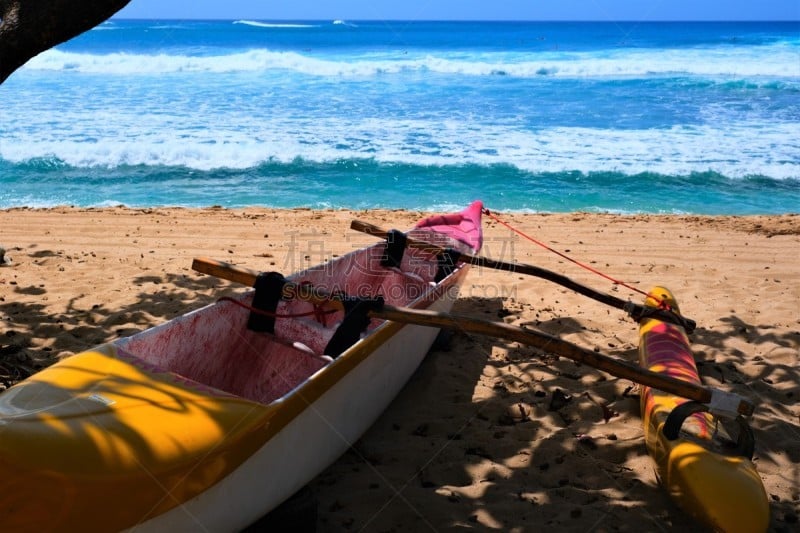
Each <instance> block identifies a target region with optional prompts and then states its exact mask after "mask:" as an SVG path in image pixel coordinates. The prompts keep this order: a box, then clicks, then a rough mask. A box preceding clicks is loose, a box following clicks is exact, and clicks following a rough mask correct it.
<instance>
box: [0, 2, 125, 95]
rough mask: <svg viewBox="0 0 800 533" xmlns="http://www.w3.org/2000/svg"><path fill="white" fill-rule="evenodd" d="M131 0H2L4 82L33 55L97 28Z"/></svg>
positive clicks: (1, 69)
mask: <svg viewBox="0 0 800 533" xmlns="http://www.w3.org/2000/svg"><path fill="white" fill-rule="evenodd" d="M128 2H130V0H0V83H3V82H4V81H5V80H6V79H7V78H8V77H9V76H10V75H11V73H12V72H14V71H15V70H17V69H18V68H19V67H21V66H22V65H24V64H25V63H26V62H27V61H28V60H29V59H30V58H32V57H34V56H36V55H37V54H40V53H41V52H44V51H45V50H47V49H49V48H52V47H53V46H56V45H58V44H61V43H63V42H64V41H67V40H69V39H71V38H73V37H75V36H76V35H80V34H81V33H83V32H85V31H86V30H89V29H91V28H94V27H95V26H97V25H98V24H100V23H101V22H103V21H104V20H106V19H108V18H109V17H111V15H113V14H114V13H116V12H117V11H119V10H120V9H122V8H123V7H125V6H126V5H127V4H128Z"/></svg>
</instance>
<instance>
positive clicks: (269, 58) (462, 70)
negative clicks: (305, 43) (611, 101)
mask: <svg viewBox="0 0 800 533" xmlns="http://www.w3.org/2000/svg"><path fill="white" fill-rule="evenodd" d="M24 68H26V69H31V70H49V71H73V72H84V73H101V74H164V73H175V72H254V71H264V72H266V71H270V70H288V71H293V72H297V73H301V74H307V75H314V76H376V75H385V74H395V73H402V72H433V73H439V74H450V75H466V76H497V75H502V76H511V77H518V78H537V77H559V78H595V77H598V78H631V77H637V78H639V77H653V76H675V75H691V76H721V77H733V78H754V77H783V78H790V79H795V80H796V79H797V78H798V77H800V61H798V50H797V47H793V46H785V45H780V44H779V45H770V46H764V47H760V48H741V49H731V50H721V49H717V48H714V49H689V50H656V51H648V50H638V49H634V50H624V51H613V52H604V53H603V54H602V55H598V54H593V53H567V52H541V53H520V52H515V53H502V52H497V53H485V52H484V53H476V54H470V55H468V56H465V55H463V54H460V55H459V54H447V53H439V54H433V53H426V54H424V55H418V56H414V55H413V54H408V53H405V52H404V51H402V50H398V51H395V52H392V51H388V52H382V53H377V54H376V53H372V54H370V55H362V56H349V57H348V58H347V59H346V60H344V59H340V58H335V57H325V56H322V55H320V56H312V55H307V54H301V53H298V52H283V51H272V50H267V49H256V50H248V51H240V52H233V53H230V54H225V55H210V56H209V55H205V56H204V55H185V54H167V53H161V54H153V55H148V54H129V53H112V54H104V55H101V54H84V53H76V52H64V51H61V50H49V51H47V52H44V53H43V54H40V55H39V56H37V57H36V58H34V59H33V60H31V61H30V62H29V63H28V64H27V65H26V66H25V67H24Z"/></svg>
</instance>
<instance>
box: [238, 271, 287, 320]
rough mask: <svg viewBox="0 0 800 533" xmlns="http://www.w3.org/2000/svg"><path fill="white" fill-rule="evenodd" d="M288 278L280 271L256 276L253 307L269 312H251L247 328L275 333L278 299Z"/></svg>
mask: <svg viewBox="0 0 800 533" xmlns="http://www.w3.org/2000/svg"><path fill="white" fill-rule="evenodd" d="M285 285H286V278H284V277H283V275H282V274H280V273H279V272H262V273H260V274H259V275H258V276H257V277H256V282H255V284H254V285H253V287H255V289H256V293H255V294H254V295H253V307H254V308H256V309H259V310H261V311H267V313H253V312H251V313H250V318H249V319H248V320H247V329H249V330H251V331H258V332H261V333H275V316H274V313H275V311H276V310H277V309H278V301H279V300H280V299H281V295H282V294H283V287H284V286H285Z"/></svg>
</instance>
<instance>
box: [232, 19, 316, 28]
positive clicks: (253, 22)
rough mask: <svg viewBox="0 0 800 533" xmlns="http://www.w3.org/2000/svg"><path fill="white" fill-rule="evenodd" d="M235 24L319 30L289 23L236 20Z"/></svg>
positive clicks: (310, 25) (314, 25)
mask: <svg viewBox="0 0 800 533" xmlns="http://www.w3.org/2000/svg"><path fill="white" fill-rule="evenodd" d="M233 23H234V24H243V25H245V26H254V27H256V28H318V27H319V26H318V25H316V24H297V23H289V22H260V21H257V20H235V21H234V22H233Z"/></svg>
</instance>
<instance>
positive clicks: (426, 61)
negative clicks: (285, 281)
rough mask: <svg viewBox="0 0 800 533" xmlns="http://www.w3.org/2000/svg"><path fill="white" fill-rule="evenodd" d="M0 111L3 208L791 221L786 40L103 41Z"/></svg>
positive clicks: (398, 25) (222, 28) (695, 31)
mask: <svg viewBox="0 0 800 533" xmlns="http://www.w3.org/2000/svg"><path fill="white" fill-rule="evenodd" d="M0 96H1V97H2V99H3V102H4V109H3V115H2V118H0V208H1V207H12V206H22V205H27V206H52V205H59V204H71V205H79V206H103V205H117V204H124V205H129V206H137V207H140V206H160V205H183V206H209V205H222V206H226V207H239V206H249V205H261V206H275V207H298V206H309V207H330V208H338V207H346V208H370V207H390V208H394V207H398V208H400V207H402V208H411V209H437V210H438V209H447V208H451V207H455V206H462V205H464V204H466V203H468V202H469V201H471V200H472V199H475V198H481V199H483V200H484V202H485V204H486V205H487V206H488V207H490V208H491V209H496V210H517V211H573V210H588V211H611V212H623V213H629V212H648V213H704V214H751V213H786V212H800V140H799V139H800V24H798V23H564V22H559V23H497V22H491V23H473V22H459V23H444V22H413V23H412V22H392V23H381V22H354V23H350V22H346V21H336V22H335V23H334V22H330V21H326V22H302V23H296V24H286V23H280V24H270V23H265V22H259V21H192V22H181V21H111V22H108V23H105V24H103V25H101V26H100V27H98V28H96V29H94V30H92V31H90V32H87V33H86V34H84V35H82V36H81V37H79V38H77V39H74V40H73V41H70V42H69V43H66V44H64V45H62V46H59V47H58V48H56V49H54V50H50V51H48V52H45V53H44V54H41V55H40V56H38V57H37V58H34V59H33V60H31V61H30V62H29V63H28V64H27V65H26V66H25V67H24V68H23V69H21V70H19V71H18V72H16V73H15V74H14V75H13V76H12V77H11V78H10V79H9V80H8V81H7V82H6V83H5V84H3V85H1V86H0Z"/></svg>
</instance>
